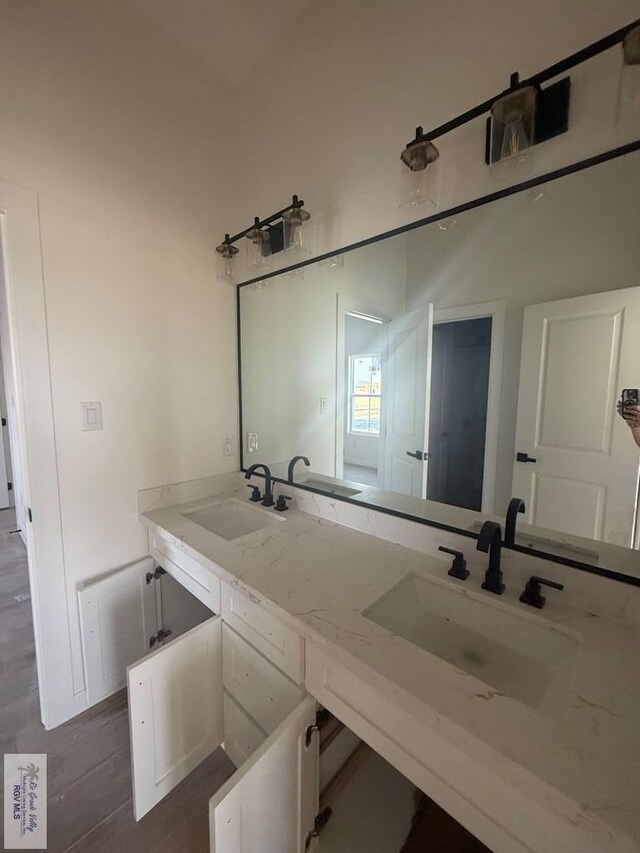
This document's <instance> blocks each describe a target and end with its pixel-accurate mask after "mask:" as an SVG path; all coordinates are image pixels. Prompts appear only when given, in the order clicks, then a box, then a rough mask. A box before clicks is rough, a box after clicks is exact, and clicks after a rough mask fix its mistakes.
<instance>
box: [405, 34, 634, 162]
mask: <svg viewBox="0 0 640 853" xmlns="http://www.w3.org/2000/svg"><path fill="white" fill-rule="evenodd" d="M639 28H640V19H639V20H636V21H634V22H633V23H631V24H627V26H625V27H621V28H620V29H619V30H616V31H615V32H613V33H611V34H610V35H608V36H605V38H602V39H600V40H599V41H596V42H594V43H593V44H591V45H589V46H588V47H585V48H582V50H579V51H577V53H574V54H572V55H571V56H568V57H567V58H566V59H563V60H561V61H560V62H556V63H554V64H553V65H550V66H549V67H548V68H545V69H544V70H543V71H540V72H538V74H534V75H533V76H532V77H529V78H528V79H526V80H522V81H521V80H520V78H519V75H518V74H517V73H514V74H512V75H511V82H510V86H509V88H508V89H506V90H505V91H503V92H501V93H500V94H498V95H495V96H494V97H492V98H489V99H488V100H486V101H483V102H482V103H481V104H478V105H477V106H476V107H473V108H472V109H470V110H467V111H466V112H464V113H462V114H461V115H459V116H457V117H456V118H455V119H452V120H451V121H448V122H446V123H445V124H442V125H440V126H439V127H435V128H433V130H430V131H428V132H426V133H425V132H424V131H423V129H422V128H421V127H418V128H417V129H416V136H415V138H414V139H412V140H411V142H408V143H407V145H406V146H405V148H404V149H403V151H402V153H401V155H400V157H401V160H402V162H403V163H404V164H405V165H406V166H407V167H408V168H409V169H411V170H412V172H416V171H424V170H426V169H427V167H428V166H429V165H430V163H433V162H434V161H435V160H436V159H437V157H438V150H437V148H436V147H435V145H434V140H435V139H438V137H440V136H444V135H445V134H446V133H449V132H450V131H452V130H455V129H456V128H458V127H461V126H462V125H464V124H467V123H468V122H470V121H473V119H476V118H479V117H480V116H482V115H484V114H486V113H491V115H490V116H489V117H488V119H487V135H486V143H485V160H486V162H487V164H489V165H491V166H493V165H494V164H497V163H499V162H501V161H505V162H506V161H511V162H519V161H522V159H524V158H525V156H526V152H527V151H528V150H529V149H530V148H531V147H532V146H534V145H536V144H538V143H539V142H544V141H545V140H547V139H552V138H553V137H554V136H557V135H558V134H560V133H564V132H565V131H566V130H567V129H568V127H569V96H570V89H571V80H570V78H569V77H565V78H564V79H562V80H559V81H557V82H555V83H552V84H550V85H549V86H547V87H545V88H542V87H543V84H545V83H548V82H549V81H550V80H552V79H553V78H555V77H558V76H560V75H561V74H564V73H565V72H567V71H569V70H570V69H571V68H574V67H575V66H576V65H579V64H580V63H582V62H585V61H586V60H588V59H592V58H593V57H595V56H598V55H599V54H600V53H604V51H606V50H609V49H610V48H612V47H614V46H615V45H617V44H622V45H623V51H624V56H623V67H624V68H627V69H628V68H629V67H630V66H631V67H638V47H637V45H638V39H639V38H640V36H639V34H638V33H639ZM434 151H435V156H434V153H433V152H434Z"/></svg>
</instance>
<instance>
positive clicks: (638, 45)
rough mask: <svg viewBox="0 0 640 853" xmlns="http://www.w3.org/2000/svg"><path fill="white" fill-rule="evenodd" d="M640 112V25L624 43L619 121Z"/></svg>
mask: <svg viewBox="0 0 640 853" xmlns="http://www.w3.org/2000/svg"><path fill="white" fill-rule="evenodd" d="M638 111H640V24H639V25H638V26H637V27H635V28H634V29H632V30H630V31H629V32H628V33H627V34H626V36H625V37H624V40H623V42H622V66H621V69H620V82H619V86H618V105H617V111H616V113H617V115H616V118H617V121H618V122H620V120H621V119H624V118H625V117H626V116H627V115H629V114H630V113H635V112H638Z"/></svg>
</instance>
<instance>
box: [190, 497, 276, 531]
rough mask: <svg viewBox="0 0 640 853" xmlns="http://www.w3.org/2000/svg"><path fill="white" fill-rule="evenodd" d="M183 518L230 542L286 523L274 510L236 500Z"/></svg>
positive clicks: (207, 507) (204, 508)
mask: <svg viewBox="0 0 640 853" xmlns="http://www.w3.org/2000/svg"><path fill="white" fill-rule="evenodd" d="M183 516H184V518H188V519H189V521H193V522H194V524H199V525H200V527H204V529H205V530H208V531H209V532H210V533H214V534H215V535H216V536H220V537H221V538H222V539H226V540H228V541H230V540H232V539H239V538H240V537H241V536H247V535H248V534H249V533H255V532H256V531H257V530H263V529H264V528H265V527H270V526H271V525H272V524H278V523H279V522H282V521H284V518H282V517H281V516H279V515H278V514H277V513H275V514H274V512H273V511H272V510H267V509H262V508H260V507H257V506H252V505H251V504H247V503H243V501H240V500H235V499H231V500H228V501H224V502H221V503H216V504H213V505H212V506H206V507H203V508H202V509H194V510H192V511H191V512H185V513H183Z"/></svg>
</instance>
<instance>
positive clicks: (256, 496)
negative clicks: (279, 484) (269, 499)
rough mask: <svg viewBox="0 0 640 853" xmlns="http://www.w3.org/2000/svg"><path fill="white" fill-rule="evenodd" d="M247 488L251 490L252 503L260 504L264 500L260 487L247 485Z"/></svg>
mask: <svg viewBox="0 0 640 853" xmlns="http://www.w3.org/2000/svg"><path fill="white" fill-rule="evenodd" d="M247 488H248V489H251V497H250V498H249V500H250V501H253V502H254V503H258V501H261V500H262V492H261V491H260V486H252V485H251V483H249V484H248V485H247Z"/></svg>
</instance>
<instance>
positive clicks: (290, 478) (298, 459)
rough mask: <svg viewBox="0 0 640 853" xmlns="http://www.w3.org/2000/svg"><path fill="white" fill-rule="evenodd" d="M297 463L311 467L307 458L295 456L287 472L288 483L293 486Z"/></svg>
mask: <svg viewBox="0 0 640 853" xmlns="http://www.w3.org/2000/svg"><path fill="white" fill-rule="evenodd" d="M296 462H304V464H305V465H306V466H307V468H308V467H309V465H311V462H309V460H308V459H307V457H306V456H294V457H293V459H292V460H291V462H289V468H288V471H287V483H291V485H292V486H293V469H294V468H295V465H296Z"/></svg>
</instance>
